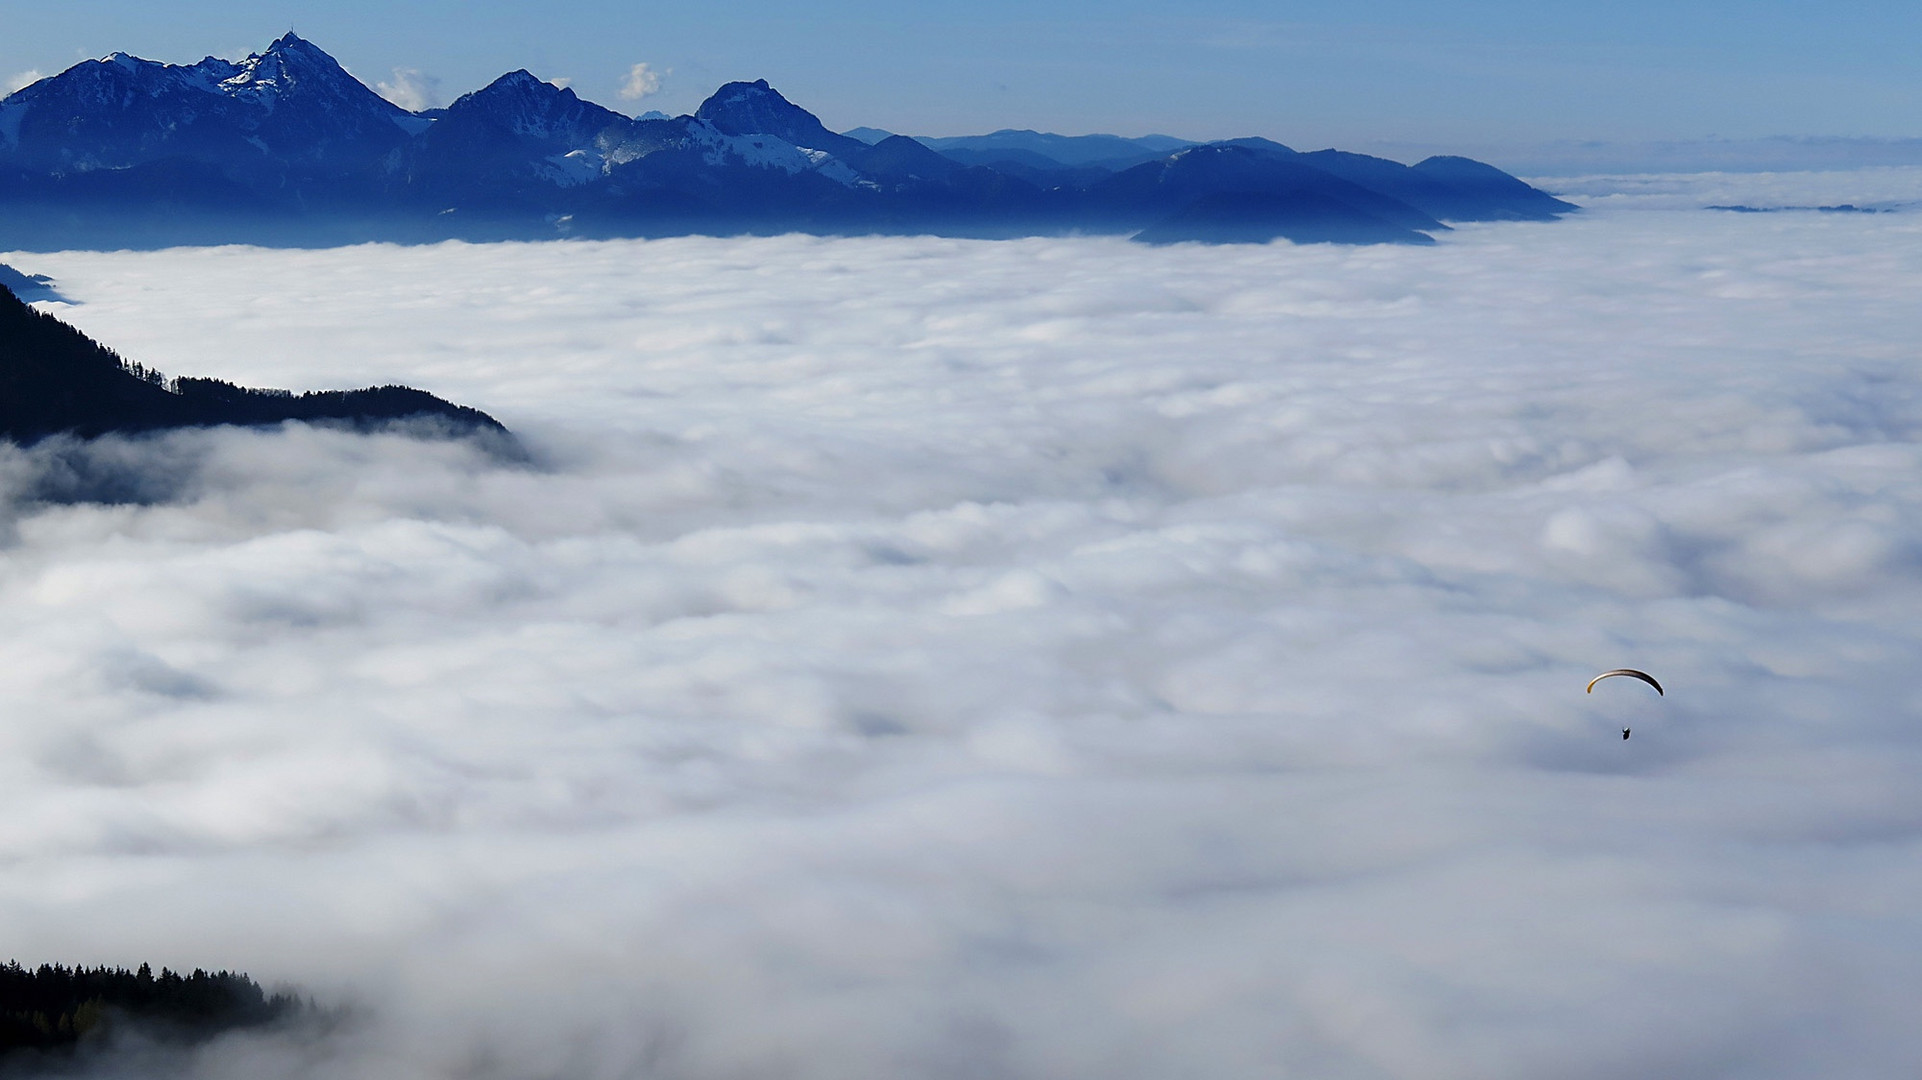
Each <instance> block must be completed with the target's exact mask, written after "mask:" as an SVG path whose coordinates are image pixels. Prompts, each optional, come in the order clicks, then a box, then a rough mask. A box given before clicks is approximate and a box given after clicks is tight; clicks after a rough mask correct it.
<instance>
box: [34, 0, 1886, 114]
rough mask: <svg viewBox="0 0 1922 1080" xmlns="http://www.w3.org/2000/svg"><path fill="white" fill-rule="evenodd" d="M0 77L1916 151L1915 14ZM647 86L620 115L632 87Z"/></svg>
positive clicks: (318, 10)
mask: <svg viewBox="0 0 1922 1080" xmlns="http://www.w3.org/2000/svg"><path fill="white" fill-rule="evenodd" d="M0 16H3V17H4V22H5V25H6V27H7V32H6V34H5V36H4V38H3V39H0V77H8V78H13V77H16V76H18V75H20V74H23V73H28V72H35V71H37V72H40V73H42V74H51V73H53V72H56V71H58V70H61V69H63V68H65V67H67V66H69V65H71V64H72V63H74V62H76V61H78V60H80V59H83V58H86V57H90V56H97V55H102V54H104V53H107V52H110V51H113V50H115V49H124V50H126V51H128V52H132V53H135V54H137V55H142V56H147V57H151V58H154V59H160V60H167V61H171V62H191V61H193V60H197V59H199V58H200V57H202V56H204V55H208V54H215V55H222V56H230V57H233V56H240V55H244V54H246V53H247V52H249V51H253V50H257V49H259V48H261V47H263V46H265V45H266V44H267V42H268V41H270V40H272V39H273V38H274V37H275V36H277V35H278V34H279V33H281V32H283V31H285V30H286V29H288V28H289V27H290V26H291V27H293V28H295V29H297V30H298V31H299V32H300V34H301V35H302V36H303V37H306V38H308V39H309V40H311V41H314V42H316V43H317V44H319V45H321V46H322V47H323V48H325V49H327V50H328V51H329V52H331V53H333V54H334V55H335V56H336V57H338V58H339V59H340V60H341V62H342V63H344V64H346V65H347V66H348V68H350V69H351V70H353V71H354V72H355V73H356V74H357V75H359V76H360V77H361V78H363V79H364V80H366V81H367V82H368V83H370V84H372V83H377V82H382V81H387V82H390V83H393V82H394V80H395V76H394V72H395V69H411V70H415V71H418V72H419V73H420V75H419V78H418V80H416V82H415V85H416V86H418V87H423V88H426V89H429V90H430V91H432V92H434V93H435V94H437V96H438V97H439V99H440V100H441V101H442V102H446V101H451V100H452V99H453V98H455V97H457V96H459V95H460V94H461V93H463V92H465V91H467V90H471V89H474V88H476V87H478V86H481V85H483V84H485V83H486V82H487V81H489V80H491V79H492V78H493V77H495V76H497V75H499V74H501V73H502V72H505V71H508V70H512V69H514V68H517V67H526V68H528V69H530V70H532V71H534V72H535V73H536V74H538V75H541V76H542V77H544V78H549V79H565V80H569V81H570V83H571V85H572V86H573V87H574V88H575V89H576V90H577V91H578V92H580V93H581V94H582V95H583V96H586V97H588V98H591V99H593V100H596V101H600V102H602V103H603V104H606V105H608V106H610V107H613V108H618V109H623V110H624V111H629V112H639V111H642V110H644V109H648V108H660V109H663V110H665V111H668V112H682V111H689V110H692V109H693V108H694V107H695V106H696V105H697V104H699V102H700V100H701V99H702V98H703V97H705V96H706V95H707V94H708V93H709V92H710V91H712V90H713V88H714V87H715V86H717V85H719V84H720V83H722V82H725V81H727V80H730V79H742V78H745V79H751V78H766V79H768V80H769V81H770V82H772V83H773V84H774V85H775V86H776V87H777V88H778V89H780V90H782V91H783V92H784V93H786V94H787V95H788V96H789V97H790V98H792V99H794V100H796V101H797V102H799V103H801V104H802V105H805V106H806V107H808V108H810V109H812V110H813V111H815V112H816V113H818V114H819V115H820V116H821V117H822V118H823V120H825V121H826V122H827V123H828V124H829V126H831V127H836V128H843V129H844V128H848V127H853V126H856V125H862V124H866V125H873V126H877V127H884V128H887V129H889V130H894V131H903V132H907V133H910V134H926V135H946V134H966V133H971V132H979V131H987V130H992V129H995V128H1001V127H1033V128H1039V129H1043V130H1055V131H1063V132H1085V131H1113V132H1118V133H1122V134H1144V133H1147V132H1151V131H1160V132H1167V133H1170V134H1177V135H1185V136H1189V137H1197V138H1202V137H1220V136H1228V135H1249V134H1258V135H1266V136H1269V137H1272V138H1277V139H1280V140H1282V141H1285V142H1288V143H1290V144H1293V145H1297V146H1302V147H1304V148H1309V147H1313V146H1319V145H1344V146H1357V147H1360V146H1366V145H1368V144H1370V143H1377V142H1415V141H1422V142H1435V141H1440V142H1447V141H1459V142H1463V143H1469V144H1476V145H1486V144H1500V143H1514V144H1523V143H1534V142H1541V141H1546V140H1554V139H1597V140H1655V139H1697V138H1703V137H1710V136H1717V137H1723V138H1751V137H1759V136H1769V135H1844V136H1870V137H1906V136H1917V135H1922V78H1918V74H1922V70H1919V67H1922V65H1918V62H1917V61H1916V59H1915V55H1914V51H1913V50H1914V44H1915V42H1916V41H1917V40H1922V5H1914V4H1901V5H1898V4H1894V3H1861V4H1853V5H1848V6H1847V8H1846V9H1845V10H1828V11H1821V10H1818V5H1815V4H1813V3H1803V2H1795V3H1790V2H1783V0H1759V2H1755V0H1751V2H1747V3H1736V2H1732V0H1703V2H1695V3H1687V2H1683V3H1654V2H1647V0H1627V2H1618V3H1614V4H1611V5H1606V6H1604V5H1595V4H1588V3H1582V4H1575V3H1557V2H1541V0H1535V2H1524V0H1461V2H1456V3H1449V4H1437V3H1421V2H1414V0H1355V2H1350V3H1346V4H1342V5H1331V4H1328V3H1326V2H1316V3H1306V2H1296V0H1267V2H1260V3H1257V2H1252V0H1199V2H1187V3H1181V4H1176V3H1171V2H1168V0H1100V2H1097V0H1071V2H1060V3H1034V2H1030V3H1019V2H1013V0H975V2H972V3H969V4H965V5H961V4H955V5H940V6H935V5H901V4H892V3H881V2H877V0H820V2H817V3H811V4H798V3H784V2H778V0H730V2H728V3H725V4H700V5H648V4H636V3H631V2H607V0H592V2H577V3H538V4H537V3H511V2H505V0H410V2H408V3H405V4H397V3H392V2H382V3H376V2H372V0H340V2H330V3H318V2H297V0H266V2H260V0H252V2H248V3H244V4H243V3H233V2H224V0H181V2H171V3H167V4H164V5H154V4H148V3H133V2H127V0H62V2H60V3H44V2H40V3H20V2H15V0H0ZM643 63H644V64H647V65H648V66H649V70H650V71H651V72H653V73H655V74H657V75H659V76H660V79H659V89H658V90H657V91H656V92H654V93H653V94H651V95H649V96H648V97H646V98H643V99H631V98H630V99H625V100H624V99H622V98H621V97H620V90H621V87H622V86H623V84H624V82H625V80H626V79H627V77H628V76H629V74H630V72H631V71H632V70H633V68H634V65H636V64H643Z"/></svg>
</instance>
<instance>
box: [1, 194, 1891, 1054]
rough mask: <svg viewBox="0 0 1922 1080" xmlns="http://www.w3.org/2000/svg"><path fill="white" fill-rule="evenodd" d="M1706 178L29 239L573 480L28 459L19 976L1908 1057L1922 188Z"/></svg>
mask: <svg viewBox="0 0 1922 1080" xmlns="http://www.w3.org/2000/svg"><path fill="white" fill-rule="evenodd" d="M1909 180H1910V182H1911V185H1912V186H1914V182H1915V180H1916V177H1915V176H1913V175H1912V176H1911V177H1910V178H1909ZM1651 183H1653V182H1651ZM1701 183H1702V185H1703V187H1702V190H1700V191H1697V192H1696V195H1697V196H1699V197H1698V198H1695V200H1694V201H1693V202H1692V203H1690V202H1689V201H1688V200H1687V199H1683V200H1681V202H1680V203H1677V202H1676V201H1675V200H1674V199H1670V198H1669V196H1672V195H1674V194H1675V191H1674V190H1670V189H1664V190H1663V192H1662V195H1663V197H1662V198H1660V199H1654V200H1647V199H1644V200H1641V201H1637V199H1636V198H1633V197H1626V198H1623V199H1618V200H1614V201H1610V200H1609V199H1608V198H1607V197H1605V196H1606V194H1607V193H1606V192H1601V193H1600V194H1595V193H1596V192H1597V191H1599V189H1600V188H1601V187H1602V186H1603V185H1601V183H1600V182H1599V181H1591V182H1590V184H1591V186H1590V188H1588V189H1587V190H1588V191H1589V192H1590V193H1591V194H1595V197H1594V198H1592V199H1588V200H1585V201H1592V202H1594V203H1596V204H1597V205H1596V208H1594V209H1591V210H1590V211H1588V212H1586V213H1584V214H1581V215H1578V216H1576V217H1574V218H1572V219H1570V220H1568V221H1565V222H1562V223H1557V224H1505V225H1478V226H1471V227H1465V228H1462V229H1460V230H1459V231H1457V232H1455V233H1453V234H1450V235H1448V236H1447V237H1446V238H1445V239H1444V240H1443V242H1442V243H1441V244H1440V245H1438V246H1437V247H1435V248H1432V249H1418V248H1402V247H1368V248H1342V247H1329V246H1312V247H1294V246H1290V245H1288V244H1285V243H1283V244H1276V245H1271V246H1257V247H1232V248H1197V247H1174V248H1154V249H1150V248H1144V247H1139V246H1135V245H1130V244H1128V243H1126V242H1122V241H1119V240H1113V239H1079V240H1030V241H1008V242H969V241H955V240H942V239H929V238H868V239H821V238H808V237H783V238H774V239H708V238H690V239H674V240H658V241H632V242H609V243H551V244H509V245H484V246H475V245H464V244H447V245H441V246H434V247H415V248H401V247H389V246H368V247H358V248H348V249H337V250H327V251H266V250H259V249H247V248H225V249H198V250H172V251H159V252H151V253H125V252H122V253H83V252H68V253H57V254H32V255H28V254H17V255H8V256H5V259H6V261H9V262H12V263H13V264H14V265H16V266H18V267H19V268H20V269H22V270H24V271H27V272H29V273H47V274H51V275H53V276H54V277H55V278H56V279H58V287H59V288H60V289H61V290H62V292H63V294H64V295H65V296H66V297H67V298H68V299H70V300H72V301H74V303H72V304H65V305H63V304H43V305H41V306H42V307H43V308H44V309H47V310H53V311H56V312H58V313H59V314H60V315H61V317H63V318H66V319H68V320H70V321H72V322H73V323H75V324H76V325H78V326H80V327H82V328H83V329H85V330H86V331H87V332H89V333H90V334H92V335H94V336H96V337H98V338H99V339H100V340H102V341H104V342H106V343H108V344H110V345H112V346H114V347H115V348H117V349H119V350H120V351H122V352H123V353H124V354H126V355H128V356H129V357H131V358H133V359H137V360H140V361H141V362H143V363H146V364H148V365H150V366H154V367H158V368H161V369H162V370H165V371H168V372H170V373H177V374H193V375H211V376H218V377H222V378H228V379H233V380H237V381H241V382H246V383H252V384H256V385H269V386H283V387H292V388H295V389H309V388H319V387H343V386H358V385H365V384H369V383H384V382H405V383H409V384H412V385H415V386H420V387H423V388H426V389H429V390H431V391H434V392H436V393H439V394H441V395H443V396H445V397H448V398H451V399H453V400H455V401H459V402H461V403H464V404H470V405H474V406H477V407H479V408H483V409H486V410H488V411H489V412H491V413H492V414H493V415H495V416H497V417H498V418H500V419H501V420H502V421H503V422H505V423H506V424H508V425H509V426H510V427H511V428H513V429H514V430H515V431H516V432H517V433H518V434H519V435H520V436H521V438H522V440H523V442H524V444H525V446H526V447H527V449H528V459H527V460H513V459H511V458H507V457H502V456H500V455H497V454H491V453H490V452H489V451H488V450H487V448H485V447H479V446H475V445H471V444H468V443H463V442H458V441H435V440H421V439H412V438H408V437H406V436H404V435H401V434H390V435H379V436H366V437H364V436H356V435H352V434H347V433H342V432H337V431H330V430H318V429H312V428H306V427H300V426H290V427H288V428H285V429H281V430H271V431H233V430H224V431H212V432H193V433H184V434H177V435H172V436H168V437H165V438H154V439H137V440H105V441H103V442H101V443H99V444H96V445H94V446H92V447H81V446H75V445H73V444H61V443H53V444H43V445H42V446H40V447H37V448H34V449H31V450H25V451H22V450H17V449H7V450H0V492H3V493H4V499H0V655H4V656H5V657H6V662H5V663H4V664H0V953H4V954H6V955H12V956H17V957H19V958H20V959H21V960H22V961H23V962H26V963H29V964H33V963H39V962H46V961H60V962H66V963H75V962H79V963H87V964H96V963H108V964H129V965H131V964H137V963H139V962H141V961H143V960H145V961H150V962H152V963H153V964H154V965H155V966H156V967H159V966H160V965H162V964H166V965H170V966H174V967H189V968H191V967H195V966H204V967H209V968H212V967H229V968H235V969H240V970H245V971H248V972H250V973H252V974H253V975H255V976H256V977H258V978H260V979H262V980H263V981H265V982H267V983H269V984H280V983H285V984H292V985H295V986H298V987H299V988H301V989H302V990H303V991H305V992H308V993H311V994H314V995H316V996H317V997H319V998H320V999H321V1000H323V1001H327V1002H332V1003H337V1004H343V1005H347V1006H349V1007H350V1012H349V1014H348V1019H347V1020H344V1021H340V1022H337V1023H335V1024H333V1025H332V1026H331V1027H329V1028H328V1029H327V1030H325V1031H306V1032H297V1033H294V1034H292V1035H274V1036H249V1037H240V1038H232V1039H228V1040H226V1041H223V1042H221V1043H219V1044H216V1045H214V1046H213V1047H211V1048H208V1049H206V1050H205V1051H203V1052H201V1053H199V1054H198V1055H197V1056H196V1057H195V1058H193V1059H192V1060H191V1061H190V1062H186V1063H184V1064H183V1063H180V1062H175V1063H174V1064H173V1066H170V1067H178V1068H191V1069H192V1070H193V1071H195V1072H196V1073H198V1074H199V1075H202V1076H207V1077H214V1078H221V1080H226V1078H240V1077H250V1078H251V1077H259V1076H275V1077H300V1078H312V1080H322V1078H325V1080H348V1078H353V1080H364V1078H368V1077H428V1078H449V1080H452V1078H475V1080H495V1078H500V1080H506V1078H533V1077H540V1078H556V1080H560V1078H569V1080H572V1078H594V1080H599V1078H616V1077H633V1078H641V1077H647V1078H662V1080H710V1078H728V1080H760V1078H767V1080H774V1078H783V1080H789V1078H791V1080H895V1078H921V1077H928V1078H956V1080H960V1078H967V1080H995V1078H1009V1080H1014V1078H1037V1080H1038V1078H1066V1077H1092V1076H1100V1077H1104V1078H1112V1080H1165V1078H1168V1077H1220V1078H1244V1077H1270V1076H1312V1077H1316V1078H1326V1080H1344V1078H1357V1080H1359V1078H1384V1077H1394V1078H1410V1080H1416V1078H1419V1080H1449V1078H1462V1080H1470V1078H1473V1080H1501V1078H1514V1080H1533V1078H1539V1077H1544V1076H1555V1077H1565V1078H1583V1077H1592V1078H1604V1077H1607V1078H1615V1077H1623V1076H1662V1077H1670V1078H1696V1077H1700V1078H1707V1077H1735V1076H1740V1077H1761V1078H1769V1077H1781V1078H1789V1077H1797V1078H1805V1077H1811V1076H1823V1077H1829V1078H1844V1077H1879V1076H1887V1075H1893V1074H1895V1073H1898V1072H1900V1071H1902V1070H1903V1069H1906V1068H1910V1067H1912V1066H1913V1064H1914V1062H1916V1061H1918V1060H1922V903H1919V902H1918V901H1922V783H1918V782H1917V776H1918V774H1922V675H1919V674H1918V671H1919V670H1922V666H1919V665H1918V664H1917V662H1916V657H1917V656H1918V655H1922V619H1918V618H1917V612H1918V611H1922V305H1918V304H1917V303H1916V302H1915V298H1916V297H1917V296H1918V295H1922V215H1914V214H1901V213H1897V214H1880V215H1835V214H1814V213H1785V214H1773V215H1734V214H1725V213H1714V212H1706V211H1701V210H1699V209H1694V208H1693V207H1697V206H1699V205H1701V204H1702V203H1703V202H1705V201H1706V202H1719V201H1725V199H1724V196H1725V195H1726V191H1725V189H1726V188H1728V187H1729V185H1731V184H1733V185H1735V186H1738V187H1739V186H1740V184H1742V183H1748V184H1751V185H1755V184H1766V185H1772V186H1769V187H1766V188H1765V189H1759V190H1763V193H1764V194H1770V193H1772V194H1774V195H1779V196H1781V197H1782V199H1783V201H1791V202H1792V201H1808V202H1831V201H1841V199H1845V198H1848V197H1849V196H1847V195H1846V194H1845V195H1843V196H1841V198H1838V197H1837V196H1835V195H1834V194H1833V192H1832V190H1831V189H1836V188H1838V185H1840V186H1842V187H1845V185H1841V182H1839V181H1834V180H1833V179H1832V178H1826V179H1821V180H1820V181H1819V182H1811V183H1809V184H1805V185H1804V186H1803V187H1802V188H1797V187H1796V186H1795V185H1794V184H1793V183H1790V182H1788V181H1785V180H1783V179H1782V178H1763V179H1762V180H1756V179H1754V178H1749V179H1746V180H1734V179H1731V178H1727V177H1724V178H1719V179H1716V178H1711V179H1709V180H1705V181H1702V182H1701ZM1711 188H1712V189H1713V190H1709V189H1711ZM1614 190H1615V191H1617V192H1628V193H1629V194H1630V195H1633V191H1634V189H1633V185H1630V184H1618V185H1617V186H1616V188H1615V189H1614ZM1878 190H1880V189H1878ZM1805 196H1807V197H1806V198H1805ZM1864 198H1865V199H1866V198H1867V196H1864ZM1728 201H1732V200H1728ZM1675 205H1682V206H1684V207H1685V208H1682V209H1663V208H1661V207H1668V206H1675ZM75 474H85V475H102V474H115V475H122V476H127V475H132V476H137V477H144V478H146V480H147V481H148V483H147V486H146V487H144V488H142V489H141V490H142V491H144V492H145V493H146V496H145V498H144V499H142V500H137V501H133V502H128V503H123V504H119V505H100V504H85V503H67V502H60V501H48V500H47V499H46V498H45V497H44V496H45V495H46V493H47V492H49V491H60V490H68V488H63V487H62V481H61V478H62V477H68V476H72V475H75ZM1619 666H1633V667H1641V668H1645V669H1647V670H1649V671H1651V672H1653V673H1655V674H1656V676H1657V677H1658V678H1660V679H1661V680H1662V681H1663V683H1664V684H1665V686H1666V688H1667V690H1668V694H1667V696H1666V697H1657V696H1655V695H1654V694H1653V693H1652V691H1650V690H1649V688H1648V687H1646V686H1644V685H1641V684H1639V683H1634V682H1632V681H1629V680H1621V679H1617V680H1610V681H1608V682H1604V683H1602V684H1601V685H1599V686H1597V687H1596V688H1595V691H1594V693H1593V694H1584V693H1583V686H1584V684H1585V683H1586V682H1587V680H1588V679H1589V678H1590V677H1591V676H1592V675H1594V674H1595V673H1596V672H1599V671H1601V670H1604V669H1607V668H1613V667H1619ZM1624 727H1632V728H1633V729H1634V737H1633V738H1632V739H1631V740H1629V741H1626V742H1625V741H1623V740H1622V738H1621V735H1620V730H1621V729H1622V728H1624ZM100 1067H101V1068H102V1069H103V1070H104V1071H113V1070H115V1069H123V1068H124V1069H126V1070H128V1071H132V1070H133V1069H134V1066H131V1065H127V1064H126V1063H125V1062H120V1063H118V1064H116V1062H115V1061H114V1060H111V1059H110V1060H108V1061H106V1062H103V1063H101V1065H100ZM140 1067H142V1068H146V1067H150V1066H148V1065H143V1066H140Z"/></svg>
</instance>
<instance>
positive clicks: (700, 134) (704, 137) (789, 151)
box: [687, 120, 861, 187]
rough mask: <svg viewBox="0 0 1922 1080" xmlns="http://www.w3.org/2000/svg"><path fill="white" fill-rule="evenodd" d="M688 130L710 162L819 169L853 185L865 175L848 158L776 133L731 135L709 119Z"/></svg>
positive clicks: (692, 124)
mask: <svg viewBox="0 0 1922 1080" xmlns="http://www.w3.org/2000/svg"><path fill="white" fill-rule="evenodd" d="M687 133H688V137H689V139H690V140H691V141H692V142H694V143H695V144H696V145H698V146H700V147H702V148H703V149H702V152H701V160H702V161H704V162H706V163H707V164H708V165H713V166H720V165H726V164H728V163H729V159H733V160H734V161H736V162H738V163H740V164H745V165H752V166H755V167H757V168H762V169H779V170H781V171H782V172H785V173H788V174H790V175H793V174H797V173H804V172H818V173H820V174H821V175H822V176H825V177H827V178H828V179H830V180H834V181H836V182H838V183H841V184H845V185H847V186H849V187H852V186H854V185H855V184H857V183H859V182H860V179H861V176H860V174H859V173H857V172H855V171H854V170H853V169H851V168H849V167H848V165H847V163H846V162H843V161H842V160H841V159H840V158H837V157H835V156H834V155H832V154H830V153H828V152H827V151H825V150H807V149H803V148H801V147H798V146H795V145H794V144H793V143H791V142H788V141H787V140H785V139H781V138H778V137H776V136H773V135H729V134H727V133H725V132H723V131H721V130H720V129H719V128H717V127H715V126H714V125H713V124H712V123H709V122H708V121H706V120H694V121H691V122H690V123H689V124H688V126H687Z"/></svg>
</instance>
